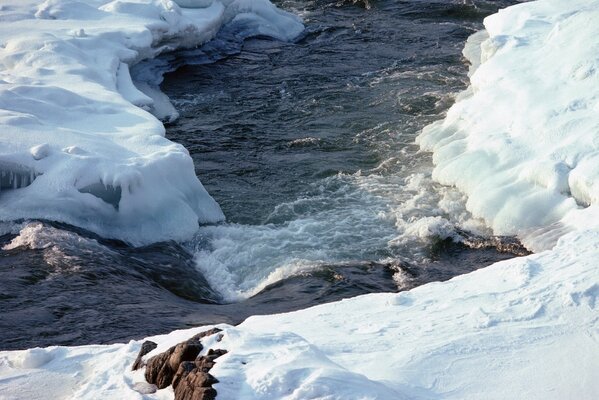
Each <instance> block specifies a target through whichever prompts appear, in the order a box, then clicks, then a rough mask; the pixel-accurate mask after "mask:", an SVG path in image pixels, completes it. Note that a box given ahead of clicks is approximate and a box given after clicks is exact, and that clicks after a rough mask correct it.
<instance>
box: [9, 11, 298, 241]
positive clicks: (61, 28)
mask: <svg viewBox="0 0 599 400" xmlns="http://www.w3.org/2000/svg"><path fill="white" fill-rule="evenodd" d="M185 6H192V7H193V8H185ZM0 20H2V23H0V128H1V129H0V189H1V193H0V220H2V221H10V220H21V219H47V220H54V221H60V222H65V223H68V224H72V225H75V226H78V227H82V228H85V229H87V230H90V231H92V232H95V233H97V234H99V235H101V236H103V237H108V238H116V239H121V240H124V241H126V242H128V243H131V244H134V245H141V244H145V243H150V242H154V241H162V240H171V239H172V240H185V239H189V238H190V237H191V236H192V235H193V234H194V232H196V231H197V229H198V227H199V224H206V223H214V222H218V221H221V220H223V218H224V216H223V214H222V212H221V210H220V207H219V206H218V204H216V202H215V201H214V200H213V199H212V198H211V197H210V195H209V194H208V193H207V192H206V190H205V189H204V188H203V186H202V184H201V183H200V181H199V180H198V178H197V177H196V176H195V172H194V166H193V162H192V160H191V158H190V157H189V154H188V152H187V151H186V150H185V149H184V148H183V147H182V146H180V145H177V144H175V143H172V142H170V141H169V140H167V139H166V138H165V137H164V132H165V131H164V127H163V125H162V123H161V122H160V121H159V119H164V120H172V119H174V118H176V116H177V113H176V111H175V110H174V108H173V107H172V105H171V104H170V102H169V100H168V98H167V97H166V96H165V95H164V94H163V93H162V92H160V90H159V89H158V84H159V83H160V80H161V73H162V72H164V70H159V71H158V73H157V74H156V75H154V76H153V77H151V78H153V80H154V81H153V82H150V83H149V80H143V79H142V80H140V81H139V82H137V81H136V79H135V77H134V76H132V73H131V71H132V69H134V67H135V66H136V65H138V64H139V63H140V62H142V61H143V60H149V59H154V58H155V57H156V56H158V55H160V54H164V53H166V52H169V51H172V50H175V49H178V48H190V47H195V46H197V45H199V44H202V43H205V42H207V41H208V40H210V39H212V38H214V37H215V36H216V35H217V33H218V31H219V30H220V28H221V27H223V26H229V25H231V24H236V25H237V26H241V25H240V24H242V22H240V21H241V20H243V24H244V25H243V26H244V27H245V33H244V34H245V36H243V37H247V36H251V35H270V36H272V37H274V38H277V39H281V40H289V39H292V38H293V37H295V36H297V35H298V34H299V33H300V32H301V31H302V30H303V25H302V24H301V21H300V20H299V19H298V18H297V17H295V16H292V15H291V14H288V13H286V12H284V11H281V10H279V9H277V8H276V7H274V6H273V5H272V4H271V3H269V2H268V1H266V0H257V1H254V2H250V3H248V2H243V1H239V0H236V1H222V2H221V1H193V2H192V1H181V2H180V5H178V4H177V3H176V2H173V1H159V0H147V1H140V2H129V1H119V0H115V1H107V0H85V1H72V0H46V1H44V2H37V1H33V0H8V1H5V2H3V6H2V10H0ZM263 25H265V26H263ZM243 37H241V39H243ZM151 83H152V84H153V86H152V84H151ZM153 114H154V115H153Z"/></svg>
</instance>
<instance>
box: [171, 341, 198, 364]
mask: <svg viewBox="0 0 599 400" xmlns="http://www.w3.org/2000/svg"><path fill="white" fill-rule="evenodd" d="M202 348H203V347H202V344H201V343H200V342H199V340H198V341H196V340H194V338H191V339H190V340H188V341H187V342H183V343H179V344H178V345H176V346H175V348H174V350H173V352H172V354H171V356H170V357H169V360H168V363H169V365H170V367H171V369H172V370H173V372H176V371H177V370H178V369H179V364H181V363H182V362H183V361H193V360H195V359H196V357H197V356H198V354H200V351H202Z"/></svg>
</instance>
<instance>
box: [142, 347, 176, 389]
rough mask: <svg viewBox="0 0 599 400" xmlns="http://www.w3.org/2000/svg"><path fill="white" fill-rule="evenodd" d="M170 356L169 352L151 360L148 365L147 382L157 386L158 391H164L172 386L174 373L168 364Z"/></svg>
mask: <svg viewBox="0 0 599 400" xmlns="http://www.w3.org/2000/svg"><path fill="white" fill-rule="evenodd" d="M171 349H174V348H171ZM170 356H171V353H170V350H167V351H165V352H164V353H161V354H158V355H157V356H154V357H152V358H150V359H149V360H148V362H147V363H146V372H145V377H146V381H148V383H153V384H155V385H156V386H158V389H164V388H165V387H167V386H168V385H170V384H171V382H172V380H173V375H174V372H173V370H172V369H171V367H170V365H169V362H168V361H169V358H170Z"/></svg>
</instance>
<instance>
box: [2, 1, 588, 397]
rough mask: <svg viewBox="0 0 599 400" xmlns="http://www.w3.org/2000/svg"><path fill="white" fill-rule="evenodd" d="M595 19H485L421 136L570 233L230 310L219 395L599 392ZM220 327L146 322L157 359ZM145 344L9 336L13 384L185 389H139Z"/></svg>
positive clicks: (490, 205)
mask: <svg viewBox="0 0 599 400" xmlns="http://www.w3.org/2000/svg"><path fill="white" fill-rule="evenodd" d="M598 17H599V1H593V0H586V1H582V0H569V1H567V2H565V1H562V0H540V1H537V2H532V3H525V4H521V5H518V6H515V7H512V8H509V9H507V10H505V11H502V12H500V13H499V14H496V15H494V16H492V17H490V18H488V19H487V20H486V21H485V25H486V26H487V30H488V34H489V38H488V39H485V38H484V36H482V34H481V35H479V36H478V38H473V39H472V40H471V41H470V42H469V47H468V48H467V49H466V53H467V54H468V55H469V56H471V57H476V54H479V56H480V57H481V59H480V65H479V66H478V68H476V66H474V68H473V69H474V70H473V74H472V87H471V89H469V90H468V92H466V93H465V94H464V95H462V96H461V98H460V99H459V101H458V102H457V103H456V104H455V105H454V106H453V107H452V109H451V110H450V111H449V113H448V116H447V118H446V119H445V120H444V121H442V122H439V123H437V124H434V125H433V126H432V127H429V128H427V129H426V130H425V132H424V133H423V135H422V136H421V139H420V143H421V144H422V145H423V146H425V147H426V148H429V149H432V150H434V152H435V153H434V154H435V162H436V163H437V167H436V169H435V176H436V177H437V178H438V179H440V180H441V181H443V182H445V183H449V184H455V185H458V187H460V188H461V189H462V190H464V191H466V192H467V193H468V194H469V207H470V209H471V210H472V211H473V213H475V214H477V215H479V216H483V217H485V218H486V219H487V221H488V222H489V223H490V224H491V225H492V226H493V227H494V228H495V229H496V230H497V231H499V232H510V233H518V234H520V235H523V236H525V235H528V236H527V237H528V238H529V239H530V241H531V242H532V243H536V244H537V245H538V246H539V247H548V246H550V245H551V243H557V244H556V245H555V246H554V247H553V248H552V249H550V250H546V251H543V252H539V253H538V254H535V255H531V256H528V257H523V258H517V259H512V260H508V261H504V262H500V263H497V264H494V265H493V266H491V267H488V268H485V269H481V270H478V271H475V272H473V273H470V274H467V275H463V276H460V277H457V278H454V279H452V280H450V281H448V282H445V283H433V284H428V285H424V286H421V287H418V288H416V289H413V290H411V291H409V292H403V293H399V294H371V295H365V296H360V297H357V298H353V299H348V300H344V301H341V302H336V303H330V304H326V305H321V306H317V307H313V308H310V309H306V310H301V311H297V312H293V313H287V314H280V315H271V316H260V317H251V318H249V319H248V320H247V321H245V322H244V323H242V324H241V325H239V326H237V327H232V326H226V325H221V326H220V327H221V328H223V329H224V331H225V332H224V333H225V334H224V338H223V340H222V342H220V343H216V342H210V341H208V343H206V344H207V346H208V347H213V348H225V349H227V350H229V353H228V354H226V355H225V356H223V357H221V358H219V359H218V360H217V364H216V366H215V368H214V369H213V370H212V371H211V372H212V373H213V374H214V375H215V376H216V377H217V378H218V379H219V380H220V383H218V384H217V385H216V386H215V387H216V389H217V391H218V396H219V397H218V398H219V399H220V400H223V399H402V398H406V399H439V398H443V399H507V398H523V399H583V400H586V399H588V400H591V399H597V398H599V380H598V379H597V371H599V271H598V269H597V262H596V260H597V259H598V258H599V226H597V222H596V221H597V219H596V218H594V217H595V215H594V213H595V212H596V211H595V210H597V204H596V200H595V199H596V198H598V197H599V193H598V192H597V190H595V189H594V188H595V187H596V185H599V180H598V179H597V176H596V173H595V172H594V171H596V170H597V167H595V166H594V164H593V160H594V157H595V156H596V155H595V154H596V151H595V150H593V149H594V141H595V139H596V137H597V133H598V132H599V131H598V130H597V124H599V114H598V113H597V111H598V110H597V104H598V103H597V98H599V96H598V94H599V85H597V79H599V78H597V74H596V69H597V66H598V65H599V64H598V63H599V61H597V60H598V59H597V56H596V54H599V52H598V51H597V50H598V48H597V47H598V46H599V45H598V44H597V41H596V38H597V37H599V24H596V23H595V22H596V21H597V18H598ZM474 43H480V46H481V47H480V48H481V51H480V52H478V51H476V49H475V48H473V47H472V46H474ZM40 152H41V153H43V149H40ZM597 165H599V164H597ZM38 179H39V178H38ZM595 182H598V183H595ZM539 227H542V228H543V229H544V230H543V232H542V233H540V232H538V231H537V232H535V231H534V230H535V229H537V228H539ZM30 229H31V233H32V235H33V233H34V231H35V227H31V228H30ZM567 231H569V232H568V233H565V234H564V232H567ZM543 234H544V235H543ZM560 235H561V237H560V238H559V239H557V240H556V239H555V237H558V236H560ZM32 237H33V236H32ZM15 245H17V243H15ZM207 328H208V327H203V328H195V329H191V330H186V331H176V332H172V333H170V334H168V335H163V336H158V337H153V338H149V339H150V340H154V341H156V342H158V343H159V347H158V348H157V349H156V350H155V351H154V352H153V353H150V354H149V355H148V356H147V357H150V356H152V355H153V354H156V353H157V352H160V351H163V350H165V349H166V348H168V347H169V346H171V345H174V344H175V343H178V342H180V341H182V340H184V339H186V338H188V337H190V336H192V335H193V334H195V333H197V332H200V331H203V330H205V329H207ZM140 345H141V341H133V342H130V343H128V344H115V345H110V346H82V347H74V348H66V347H49V348H46V349H29V350H24V351H14V352H1V353H0V398H2V397H4V398H10V399H13V398H17V399H18V398H23V399H36V398H76V399H106V398H123V399H171V398H172V396H173V394H172V390H171V389H169V388H167V389H164V390H161V391H158V392H157V393H156V394H152V395H141V394H140V393H138V392H136V391H134V390H133V388H134V387H135V384H136V383H138V382H142V381H143V376H142V374H143V372H142V371H138V372H135V373H134V372H130V370H129V369H130V365H131V364H132V362H133V360H134V359H135V356H136V353H137V351H138V349H139V347H140Z"/></svg>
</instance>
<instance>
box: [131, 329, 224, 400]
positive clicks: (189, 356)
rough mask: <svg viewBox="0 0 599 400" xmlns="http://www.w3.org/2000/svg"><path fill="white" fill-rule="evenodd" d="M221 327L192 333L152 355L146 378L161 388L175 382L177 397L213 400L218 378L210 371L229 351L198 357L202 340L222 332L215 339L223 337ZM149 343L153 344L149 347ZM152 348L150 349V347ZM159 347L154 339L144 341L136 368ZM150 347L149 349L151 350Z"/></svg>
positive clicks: (193, 399)
mask: <svg viewBox="0 0 599 400" xmlns="http://www.w3.org/2000/svg"><path fill="white" fill-rule="evenodd" d="M220 332H221V330H220V329H218V328H213V329H210V330H209V331H205V332H202V333H199V334H197V335H195V336H193V337H192V338H191V339H189V340H187V341H185V342H182V343H179V344H177V345H176V346H173V347H171V348H170V349H168V350H167V351H165V352H164V353H161V354H158V355H156V356H154V357H152V358H150V359H149V360H148V361H147V363H146V371H145V378H146V381H147V382H148V383H149V384H151V385H155V386H156V387H157V388H158V389H164V388H165V387H167V386H169V385H172V386H173V390H174V392H175V400H214V399H216V390H215V389H214V388H213V387H212V385H213V384H215V383H218V380H217V379H216V378H215V377H213V376H212V375H210V374H209V371H210V370H211V369H212V367H214V364H215V360H216V359H217V358H218V357H220V356H222V355H223V354H226V353H227V351H226V350H221V349H218V350H212V349H210V350H208V353H207V354H206V355H204V356H199V357H198V355H199V354H200V352H201V351H202V349H203V346H202V343H201V339H202V338H204V337H207V336H211V335H214V334H219V336H218V337H217V339H216V341H218V342H220V340H221V339H222V334H220ZM147 343H152V344H153V345H154V347H151V345H150V344H148V345H147V346H146V344H147ZM150 347H151V348H150ZM155 348H156V344H155V343H153V342H145V343H144V344H143V345H142V349H141V350H140V353H139V355H138V357H137V359H136V360H135V364H134V365H133V367H134V368H133V369H138V368H140V366H143V361H142V357H143V356H144V355H146V354H148V353H149V352H150V351H152V350H153V349H155ZM148 349H149V350H148Z"/></svg>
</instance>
